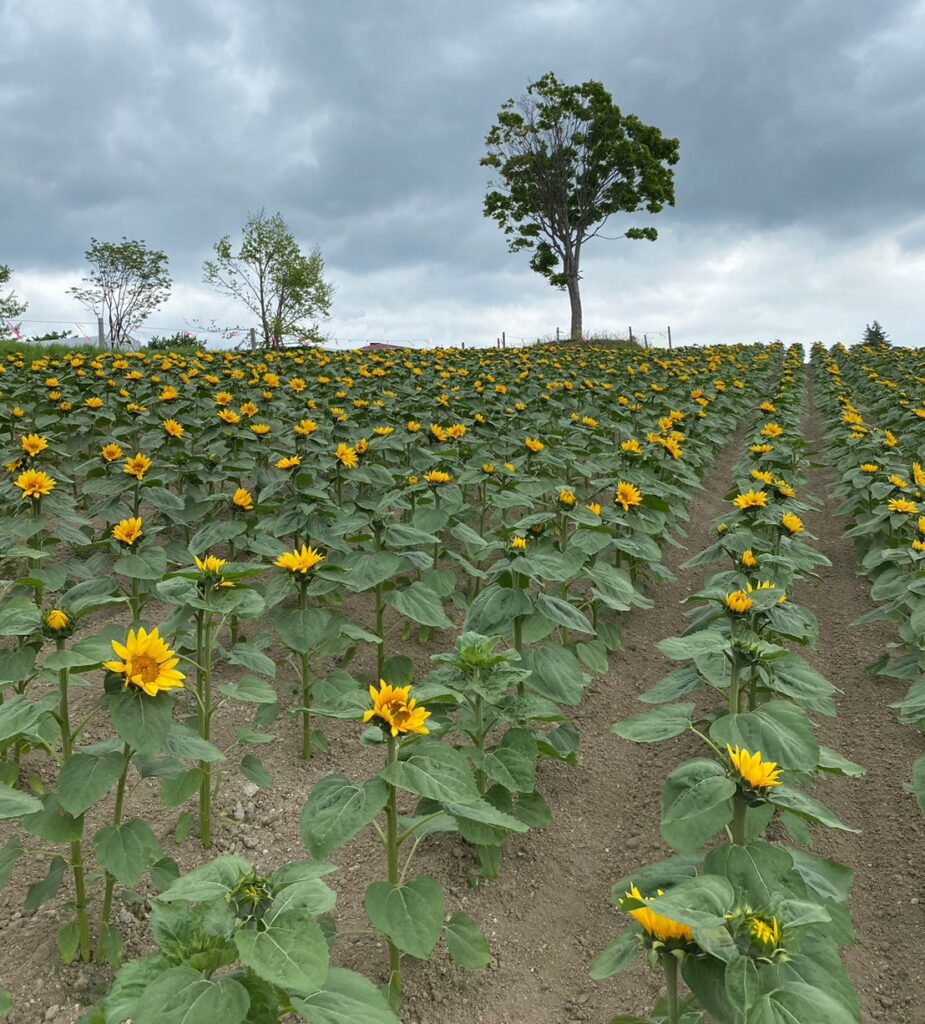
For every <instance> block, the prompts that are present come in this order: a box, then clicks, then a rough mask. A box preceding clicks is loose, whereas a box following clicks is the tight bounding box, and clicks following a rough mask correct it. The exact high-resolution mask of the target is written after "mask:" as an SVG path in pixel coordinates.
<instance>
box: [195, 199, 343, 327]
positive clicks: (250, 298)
mask: <svg viewBox="0 0 925 1024" xmlns="http://www.w3.org/2000/svg"><path fill="white" fill-rule="evenodd" d="M213 248H214V252H215V257H214V259H211V260H206V262H205V263H204V264H203V280H204V281H205V282H206V284H209V285H212V287H214V288H216V289H217V290H218V291H219V292H221V293H222V294H224V295H229V296H231V297H232V298H234V299H237V300H238V301H239V302H242V303H243V304H244V305H245V306H246V307H247V308H248V309H249V310H250V311H251V313H253V314H254V316H256V317H258V318H259V320H260V330H261V333H262V335H263V341H264V344H266V345H278V344H282V342H283V340H284V339H285V338H287V337H292V336H295V337H296V338H298V339H299V340H300V341H304V340H312V341H316V340H318V321H319V320H320V319H323V318H325V317H327V316H329V315H330V311H331V300H332V298H333V295H334V288H333V286H332V285H331V284H329V283H328V282H327V281H325V279H324V258H323V257H322V255H321V250H320V249H319V248H317V247H316V248H314V249H312V250H311V252H309V253H307V254H306V253H303V252H302V250H301V249H300V247H299V244H298V242H297V241H296V240H295V236H294V235H293V234H292V232H291V231H290V230H289V228H288V227H287V226H286V222H285V221H284V220H283V217H282V215H281V214H279V213H275V214H273V216H271V217H270V216H267V215H266V213H265V212H264V211H263V210H261V211H260V212H259V213H252V214H250V215H249V216H248V218H247V222H246V223H245V225H244V231H243V237H242V240H241V245H240V247H239V248H238V250H237V252H235V251H234V249H233V247H232V244H231V238H230V236H228V235H225V236H224V237H223V238H221V239H219V241H217V242H216V243H215V246H214V247H213Z"/></svg>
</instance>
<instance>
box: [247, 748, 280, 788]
mask: <svg viewBox="0 0 925 1024" xmlns="http://www.w3.org/2000/svg"><path fill="white" fill-rule="evenodd" d="M239 768H240V770H241V774H242V775H243V776H244V778H245V779H249V780H250V781H251V782H253V783H254V785H256V786H260V788H261V789H272V788H273V777H272V776H271V775H270V773H269V772H268V771H267V770H266V768H264V766H263V763H262V762H261V760H260V758H259V757H257V755H256V754H245V755H244V757H242V758H241V764H240V765H239Z"/></svg>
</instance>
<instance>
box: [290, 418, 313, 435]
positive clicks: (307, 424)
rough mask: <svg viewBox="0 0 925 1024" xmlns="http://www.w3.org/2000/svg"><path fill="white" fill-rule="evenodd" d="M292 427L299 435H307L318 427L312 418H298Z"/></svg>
mask: <svg viewBox="0 0 925 1024" xmlns="http://www.w3.org/2000/svg"><path fill="white" fill-rule="evenodd" d="M292 429H293V431H294V432H295V433H296V434H297V435H298V436H299V437H308V436H309V434H314V432H315V431H316V430H317V429H318V424H317V423H316V422H315V421H314V420H299V422H298V423H297V424H296V425H295V426H294V427H293V428H292Z"/></svg>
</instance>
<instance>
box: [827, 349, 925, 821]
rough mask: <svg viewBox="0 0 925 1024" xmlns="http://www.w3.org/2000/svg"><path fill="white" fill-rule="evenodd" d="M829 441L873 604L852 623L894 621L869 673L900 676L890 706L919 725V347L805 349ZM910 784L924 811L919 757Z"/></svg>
mask: <svg viewBox="0 0 925 1024" xmlns="http://www.w3.org/2000/svg"><path fill="white" fill-rule="evenodd" d="M813 364H814V369H815V373H816V378H817V380H818V382H819V389H820V392H821V395H822V403H823V409H824V412H825V415H826V417H827V422H828V446H829V450H830V452H831V457H832V461H833V463H834V464H835V465H837V466H841V467H844V468H843V470H842V473H841V479H840V481H839V486H838V488H837V490H836V491H835V494H836V496H838V497H839V498H841V499H842V500H841V504H840V505H839V508H838V511H839V513H840V514H842V515H845V516H847V517H849V518H850V520H851V522H852V524H853V525H851V526H850V528H849V529H848V530H847V531H846V536H848V537H852V538H853V539H854V542H855V548H856V551H857V557H858V561H859V563H860V567H861V571H862V572H863V573H864V574H865V575H866V576H867V578H868V579H869V580H870V581H871V591H870V593H871V599H872V600H873V602H874V603H875V605H876V608H875V609H874V610H873V611H871V612H870V613H869V614H867V615H865V616H864V617H863V618H862V619H861V620H859V621H860V622H873V621H878V620H885V621H888V622H892V623H895V624H896V630H897V640H896V642H895V643H893V644H891V645H890V648H889V649H888V650H886V651H884V652H883V654H882V656H881V657H880V658H879V659H877V660H876V661H875V662H874V663H873V664H872V665H870V666H868V668H869V671H871V672H874V673H876V674H878V675H883V676H887V677H889V678H893V679H900V680H904V681H906V682H908V683H909V684H910V688H909V691H908V693H907V694H906V696H905V697H904V698H903V699H902V700H900V701H899V702H897V703H896V704H895V705H893V706H894V707H896V708H897V709H898V710H899V714H900V720H901V721H902V722H903V723H904V724H906V725H910V726H912V727H913V728H915V729H918V730H919V731H920V732H922V733H925V358H923V355H922V350H921V349H894V348H892V347H890V346H889V345H884V346H882V347H878V348H874V347H871V346H859V347H858V348H856V349H852V350H850V351H849V350H847V349H845V348H844V347H839V348H836V349H834V350H833V351H832V352H826V351H825V350H824V349H822V348H821V347H819V348H816V349H814V350H813ZM912 790H913V792H914V793H915V796H916V799H917V800H918V803H919V807H920V808H921V809H922V812H923V813H925V756H922V757H920V758H918V759H917V761H916V762H915V764H914V765H913V781H912Z"/></svg>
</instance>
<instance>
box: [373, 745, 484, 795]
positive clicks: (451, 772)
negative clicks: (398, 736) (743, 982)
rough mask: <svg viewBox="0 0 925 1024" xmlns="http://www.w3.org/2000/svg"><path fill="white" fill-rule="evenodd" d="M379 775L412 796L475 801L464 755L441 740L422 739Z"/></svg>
mask: <svg viewBox="0 0 925 1024" xmlns="http://www.w3.org/2000/svg"><path fill="white" fill-rule="evenodd" d="M380 777H381V778H383V779H385V780H386V782H391V783H392V785H394V786H398V787H399V788H400V789H404V790H407V791H408V792H409V793H413V794H414V795H415V796H422V797H425V798H426V799H428V800H437V801H440V802H441V803H461V804H470V803H477V802H478V800H479V791H478V787H477V786H476V784H475V778H474V777H473V775H472V769H471V768H470V767H469V763H468V761H467V760H466V758H465V757H464V756H463V755H462V754H461V753H460V752H459V751H458V750H456V749H454V748H453V747H451V746H449V745H448V744H446V743H444V742H443V741H442V740H437V739H425V740H422V741H420V742H418V743H415V744H414V746H413V747H412V748H411V749H410V752H409V754H408V756H407V757H406V758H404V759H402V760H401V761H397V762H395V763H394V764H390V765H387V766H386V767H385V768H383V770H382V771H381V772H380Z"/></svg>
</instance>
